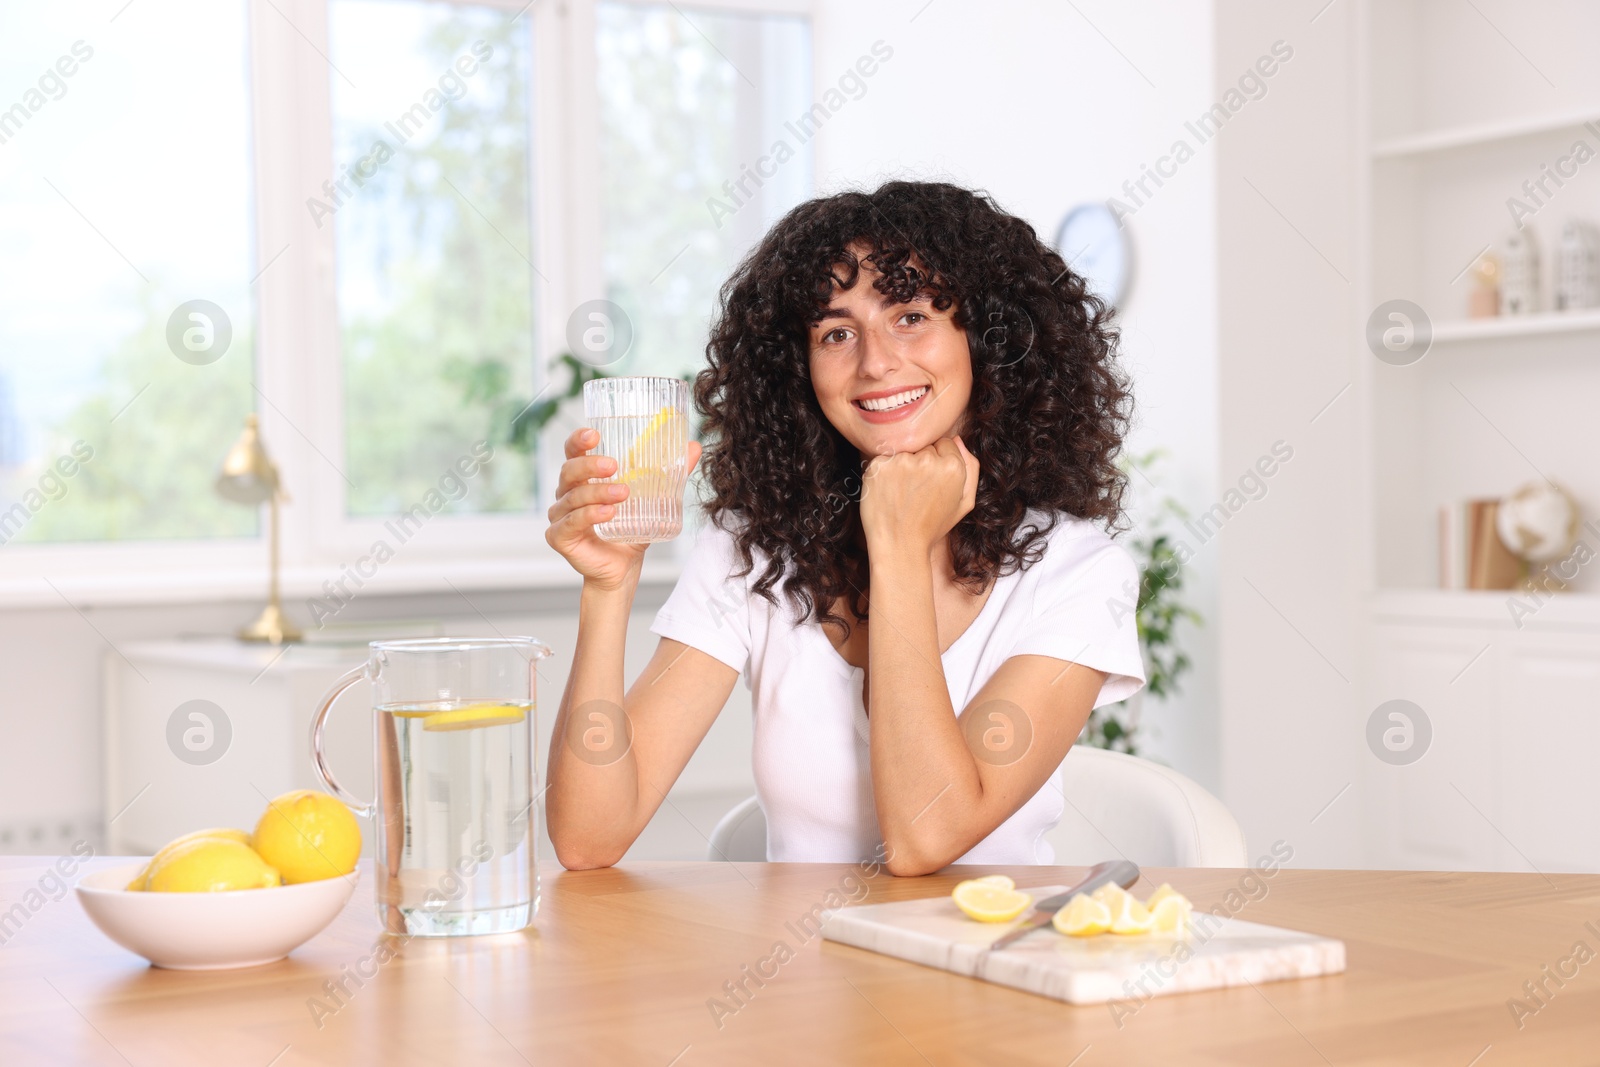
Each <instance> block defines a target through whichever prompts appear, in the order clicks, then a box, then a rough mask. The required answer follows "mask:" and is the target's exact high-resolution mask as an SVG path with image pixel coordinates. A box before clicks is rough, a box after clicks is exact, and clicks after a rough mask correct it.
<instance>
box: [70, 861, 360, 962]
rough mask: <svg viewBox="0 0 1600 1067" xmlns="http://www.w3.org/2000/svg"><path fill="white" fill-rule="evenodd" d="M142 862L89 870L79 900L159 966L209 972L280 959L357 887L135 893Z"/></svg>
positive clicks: (351, 882)
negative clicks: (134, 880) (133, 888)
mask: <svg viewBox="0 0 1600 1067" xmlns="http://www.w3.org/2000/svg"><path fill="white" fill-rule="evenodd" d="M143 866H144V863H143V862H140V863H130V864H127V865H125V866H121V867H110V868H107V869H106V870H103V871H95V872H94V873H92V874H86V875H84V876H83V877H82V878H80V879H79V880H78V885H77V890H78V902H79V903H80V904H82V905H83V910H84V911H86V912H88V913H89V918H90V919H92V920H94V924H95V925H96V926H98V927H99V928H100V930H101V932H102V933H104V934H105V935H106V936H107V937H109V938H110V939H111V940H113V941H115V942H116V943H117V944H119V945H121V946H122V947H123V948H125V949H128V950H129V951H130V952H137V953H138V954H139V955H141V956H143V957H144V958H145V959H147V960H149V961H150V962H151V963H153V964H155V965H156V966H157V967H170V968H172V969H174V970H180V971H209V970H217V969H220V968H224V967H254V966H256V965H258V964H262V963H271V962H273V961H274V960H281V959H283V957H285V956H287V955H288V954H289V953H290V952H293V951H294V950H295V949H297V948H299V947H300V946H301V945H303V944H305V943H306V942H307V941H309V940H311V939H312V938H313V937H315V936H316V935H317V934H319V933H321V932H322V930H323V929H324V928H325V927H326V926H327V925H328V924H329V923H331V922H333V920H334V918H335V917H337V916H338V914H339V912H340V911H342V910H343V909H344V906H345V904H346V903H347V902H348V901H349V899H350V894H351V893H353V892H354V891H355V888H356V882H357V880H358V878H359V872H358V873H357V874H352V875H350V876H349V877H348V878H326V879H323V880H322V881H320V882H302V883H301V884H299V885H284V886H274V887H273V888H270V889H239V890H234V891H233V892H228V893H145V892H129V891H128V890H126V889H124V888H123V886H125V885H127V884H128V882H129V881H130V880H132V878H133V876H134V875H135V874H137V873H138V872H139V870H140V868H141V867H143Z"/></svg>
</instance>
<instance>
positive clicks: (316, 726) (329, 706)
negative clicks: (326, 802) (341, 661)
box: [311, 664, 376, 819]
mask: <svg viewBox="0 0 1600 1067" xmlns="http://www.w3.org/2000/svg"><path fill="white" fill-rule="evenodd" d="M366 670H367V668H366V665H365V664H362V665H361V666H359V667H355V668H353V669H352V670H350V671H349V672H348V673H346V674H345V675H344V676H343V677H341V678H340V679H339V680H338V681H337V682H334V683H333V688H332V689H330V690H328V695H327V696H325V697H323V698H322V706H321V707H320V708H318V709H317V713H316V715H314V716H312V719H311V766H312V768H313V769H314V770H315V771H316V772H317V777H318V778H320V779H321V780H322V784H323V785H325V786H327V788H328V792H330V793H332V794H333V795H334V796H336V797H338V798H339V799H340V800H342V801H344V803H345V805H346V806H348V807H349V808H350V810H351V811H353V812H355V813H356V814H357V815H359V816H361V817H362V818H363V819H365V818H370V817H371V816H372V813H373V811H374V810H375V808H376V804H375V802H373V801H362V800H358V799H356V798H355V797H354V796H352V795H351V794H350V793H348V792H346V791H345V788H344V787H343V786H341V785H340V784H339V783H338V782H337V781H335V780H334V777H333V772H332V771H331V770H329V769H328V754H327V753H326V752H325V751H323V747H322V734H323V732H324V731H325V730H326V729H327V726H328V712H330V711H332V710H333V702H334V701H335V700H338V699H339V694H341V693H343V692H344V691H345V690H346V689H349V688H350V687H351V686H352V685H355V684H356V683H357V682H359V681H360V680H361V678H362V676H363V675H365V673H366Z"/></svg>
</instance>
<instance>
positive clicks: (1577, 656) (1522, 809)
mask: <svg viewBox="0 0 1600 1067" xmlns="http://www.w3.org/2000/svg"><path fill="white" fill-rule="evenodd" d="M1499 658H1500V669H1499V672H1498V674H1499V678H1498V683H1499V684H1498V688H1499V704H1500V707H1501V709H1502V714H1501V715H1500V717H1499V719H1498V721H1497V722H1496V728H1497V729H1496V732H1495V745H1494V748H1495V753H1496V762H1497V764H1498V768H1499V772H1500V818H1501V820H1502V821H1501V824H1500V828H1501V830H1502V831H1503V832H1504V833H1505V835H1506V837H1507V838H1509V839H1510V842H1511V843H1512V844H1513V845H1515V846H1516V848H1517V849H1518V850H1520V851H1521V852H1522V853H1523V855H1525V856H1526V857H1527V859H1528V860H1529V861H1530V862H1531V863H1532V864H1533V865H1534V866H1535V867H1537V868H1539V869H1541V870H1547V871H1551V870H1553V871H1600V826H1597V825H1596V822H1595V818H1594V815H1595V812H1596V811H1600V773H1597V767H1596V764H1597V759H1600V635H1594V634H1559V633H1558V634H1534V633H1527V632H1523V633H1518V634H1514V635H1510V636H1509V639H1508V640H1506V641H1505V643H1504V644H1503V646H1502V648H1501V652H1500V657H1499Z"/></svg>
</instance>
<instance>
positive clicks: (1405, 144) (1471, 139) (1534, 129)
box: [1371, 107, 1600, 159]
mask: <svg viewBox="0 0 1600 1067" xmlns="http://www.w3.org/2000/svg"><path fill="white" fill-rule="evenodd" d="M1588 122H1600V107H1591V108H1585V109H1583V110H1582V111H1569V112H1564V113H1556V114H1550V115H1541V116H1537V117H1534V118H1524V119H1510V120H1505V121H1500V122H1488V123H1483V124H1481V125H1477V126H1457V127H1455V128H1453V129H1443V130H1426V131H1424V132H1422V133H1409V134H1404V135H1402V136H1399V137H1385V138H1383V139H1381V140H1377V141H1373V142H1372V146H1371V152H1372V157H1373V158H1374V159H1405V158H1409V157H1413V156H1424V155H1429V154H1431V153H1434V152H1450V151H1455V150H1457V149H1461V148H1475V147H1477V146H1479V145H1486V144H1493V143H1495V142H1496V141H1511V140H1515V139H1516V138H1518V137H1532V136H1535V135H1537V134H1541V133H1554V132H1559V131H1561V130H1573V129H1579V128H1581V127H1582V126H1583V125H1584V124H1585V123H1588Z"/></svg>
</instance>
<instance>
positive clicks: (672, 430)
mask: <svg viewBox="0 0 1600 1067" xmlns="http://www.w3.org/2000/svg"><path fill="white" fill-rule="evenodd" d="M688 437H689V420H688V419H686V418H684V417H683V412H681V411H679V410H678V409H677V408H675V407H667V408H662V409H661V410H660V411H658V412H656V413H655V414H654V415H653V416H651V418H650V421H649V422H647V423H646V424H645V427H644V429H642V430H640V431H639V436H638V437H635V438H634V439H633V444H632V446H631V447H629V449H628V455H627V457H626V460H625V462H624V463H623V464H622V469H623V470H625V471H627V470H632V469H634V468H635V467H655V466H659V465H660V464H662V463H664V462H668V461H670V460H672V459H674V458H676V457H678V456H680V455H682V454H683V449H684V445H685V444H686V443H687V441H688Z"/></svg>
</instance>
